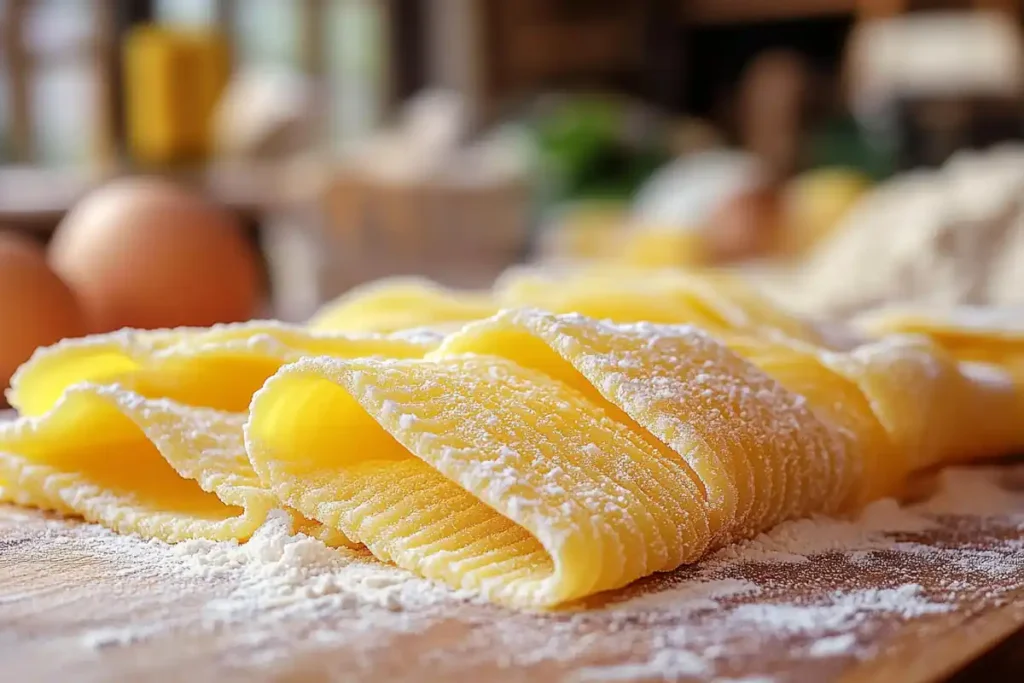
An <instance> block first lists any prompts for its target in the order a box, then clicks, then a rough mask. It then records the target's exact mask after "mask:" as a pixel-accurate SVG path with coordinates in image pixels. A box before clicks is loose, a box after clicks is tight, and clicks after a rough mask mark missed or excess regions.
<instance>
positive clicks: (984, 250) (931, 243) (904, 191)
mask: <svg viewBox="0 0 1024 683" xmlns="http://www.w3.org/2000/svg"><path fill="white" fill-rule="evenodd" d="M764 282H765V284H766V286H768V287H769V288H770V289H772V291H773V293H774V294H775V295H776V298H778V299H779V300H780V301H781V302H783V303H785V304H786V305H788V306H790V307H792V308H794V309H795V310H797V311H799V312H801V313H805V314H808V315H813V316H817V317H833V316H835V317H840V316H844V315H848V314H851V313H854V312H858V311H862V310H866V309H869V308H873V307H876V306H879V305H882V304H893V303H897V304H898V303H904V304H907V303H912V304H922V305H925V306H929V307H948V306H953V305H963V304H990V305H995V306H1017V305H1021V304H1024V147H1021V146H1005V147H998V148H994V149H993V150H991V151H987V152H974V151H964V152H961V153H959V154H958V155H956V156H954V157H953V158H952V159H951V160H950V161H949V162H947V163H946V165H945V166H943V167H942V168H940V169H936V170H919V171H913V172H910V173H907V174H904V175H902V176H897V177H896V178H894V179H892V180H890V181H888V182H886V183H884V184H883V185H881V186H879V187H878V188H876V189H875V190H874V191H873V192H871V193H870V194H869V195H867V196H866V197H865V198H864V199H862V200H861V201H860V202H859V203H858V204H857V205H856V206H855V207H854V209H853V210H852V211H851V212H850V213H849V214H848V215H847V216H846V217H845V218H844V219H843V221H842V223H841V224H840V225H839V226H837V228H836V230H835V232H834V233H833V235H832V236H831V237H830V238H828V239H827V240H825V242H823V243H822V244H821V245H819V246H818V247H817V248H816V249H815V251H814V252H812V254H811V255H810V256H809V257H808V259H807V261H806V262H805V263H803V264H802V265H800V266H799V267H798V268H797V270H796V272H795V273H785V274H782V275H781V276H780V275H779V274H778V273H776V274H774V276H773V277H766V278H765V279H764Z"/></svg>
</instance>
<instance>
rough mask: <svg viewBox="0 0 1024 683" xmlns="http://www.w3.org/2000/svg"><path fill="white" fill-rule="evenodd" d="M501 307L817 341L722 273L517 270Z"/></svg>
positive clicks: (503, 289) (805, 327) (808, 329)
mask: <svg viewBox="0 0 1024 683" xmlns="http://www.w3.org/2000/svg"><path fill="white" fill-rule="evenodd" d="M495 297H496V298H497V300H498V301H499V302H500V303H501V304H502V305H503V306H505V307H509V308H512V307H524V306H526V307H535V308H541V309H544V310H548V311H552V312H555V313H581V314H583V315H586V316H589V317H592V318H597V319H606V320H611V321H613V322H654V323H688V324H693V325H697V326H699V327H701V328H703V329H705V330H709V331H713V332H715V331H722V330H754V329H759V330H775V331H777V332H780V333H782V334H785V335H786V336H790V337H793V338H796V339H805V340H809V341H815V342H816V341H819V334H818V332H817V330H816V329H815V328H814V326H813V325H811V324H809V323H808V322H807V321H804V320H801V319H800V318H798V317H797V316H795V315H791V314H789V313H787V312H785V311H783V310H782V309H781V308H779V307H778V306H776V305H774V304H773V303H771V302H769V301H768V300H766V299H765V298H764V297H762V296H761V295H759V294H758V293H757V292H756V291H754V290H753V288H752V287H751V286H750V285H749V284H747V283H746V282H745V281H743V280H742V279H741V278H739V277H737V276H735V275H731V274H728V273H724V272H701V273H698V272H686V271H679V270H654V271H652V270H636V269H629V268H608V267H602V268H584V269H575V270H571V271H568V272H558V271H552V270H541V269H526V268H520V269H515V270H511V271H509V272H508V273H506V274H505V275H503V276H502V278H501V279H500V280H499V281H498V283H497V284H496V285H495Z"/></svg>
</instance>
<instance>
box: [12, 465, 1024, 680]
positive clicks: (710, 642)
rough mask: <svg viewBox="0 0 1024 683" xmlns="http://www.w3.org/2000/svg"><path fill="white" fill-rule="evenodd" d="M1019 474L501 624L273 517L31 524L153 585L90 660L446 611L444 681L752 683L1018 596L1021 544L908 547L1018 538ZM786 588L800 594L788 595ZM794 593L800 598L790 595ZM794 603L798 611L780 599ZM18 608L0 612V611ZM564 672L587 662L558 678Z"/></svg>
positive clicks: (788, 536) (966, 478)
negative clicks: (481, 662) (884, 626)
mask: <svg viewBox="0 0 1024 683" xmlns="http://www.w3.org/2000/svg"><path fill="white" fill-rule="evenodd" d="M1022 473H1024V469H1020V470H950V471H947V472H944V473H943V474H942V475H941V476H940V478H939V488H938V490H937V492H936V493H935V494H934V495H933V496H932V497H931V498H930V499H928V500H926V501H924V502H923V503H920V504H917V505H912V506H900V505H898V504H897V503H895V502H894V501H891V500H884V501H878V502H875V503H873V504H871V505H869V506H868V507H867V508H865V509H864V510H863V511H862V512H861V513H860V514H859V515H858V516H856V518H854V519H831V518H823V517H816V518H811V519H806V520H797V521H791V522H786V523H784V524H781V525H779V526H778V527H776V528H775V529H773V530H772V531H770V532H768V533H765V534H761V535H759V536H757V537H756V538H753V539H751V540H749V541H746V542H743V543H738V544H735V545H733V546H730V547H728V548H725V549H723V550H720V551H719V552H717V553H715V554H714V555H712V556H711V557H709V558H707V559H706V560H705V561H703V562H701V563H700V564H698V565H696V566H694V567H691V568H687V569H684V570H680V571H679V572H674V573H672V574H667V575H661V576H657V577H652V578H651V579H648V580H646V581H641V582H638V584H637V585H635V586H632V587H630V588H628V589H626V590H624V591H621V592H619V593H616V594H613V595H610V596H607V598H605V599H603V600H599V601H596V602H594V603H588V605H587V606H586V608H583V607H579V608H574V609H571V610H569V611H563V612H557V613H552V614H521V613H519V614H514V613H509V612H506V611H503V610H501V609H500V608H497V607H493V606H490V605H487V604H486V603H484V602H483V601H481V600H480V599H478V598H476V597H475V596H474V595H472V594H469V593H461V592H456V591H452V590H451V589H449V588H446V587H444V586H442V585H439V584H437V583H434V582H432V581H428V580H425V579H422V578H419V577H417V576H415V575H413V574H411V573H410V572H407V571H404V570H402V569H398V568H396V567H393V566H390V565H385V564H382V563H380V562H378V561H376V560H375V559H374V558H372V557H370V556H369V555H367V554H365V553H362V552H359V551H352V550H346V549H332V548H329V547H327V546H326V545H324V544H323V543H322V542H321V541H319V540H316V539H313V538H310V537H307V536H304V535H302V534H293V533H292V526H291V524H292V518H291V516H290V515H288V514H287V513H285V512H275V513H273V514H272V515H271V516H270V517H269V518H268V520H267V521H266V523H265V524H264V525H263V526H262V527H261V528H260V529H259V530H258V531H257V532H256V533H255V534H254V536H253V537H252V538H251V539H250V540H249V541H248V542H247V543H244V544H239V543H235V542H229V543H215V542H209V541H188V542H185V543H180V544H177V545H167V544H164V543H161V542H157V541H144V540H141V539H139V538H137V537H130V536H120V535H118V534H115V533H112V532H110V531H107V530H105V529H103V528H100V527H97V526H93V525H88V524H79V523H74V522H67V521H63V520H58V519H48V520H45V521H42V522H39V523H41V524H44V525H45V534H46V537H47V541H48V542H49V543H52V544H57V545H60V546H61V550H62V553H63V554H64V555H66V556H68V557H88V558H89V559H90V560H92V561H97V562H102V563H103V564H104V566H107V565H109V570H108V571H106V572H105V577H106V579H105V580H109V581H112V582H117V581H123V582H124V585H125V586H136V587H137V586H138V585H139V581H145V582H146V585H151V586H153V590H152V592H151V593H147V594H146V595H145V596H144V600H143V598H142V597H139V598H138V599H139V600H140V601H143V602H145V603H146V604H145V605H143V604H142V602H140V603H139V605H138V606H137V609H136V608H135V607H133V606H132V605H130V604H127V603H130V602H131V599H132V597H131V595H128V597H126V598H125V600H126V605H125V606H124V607H123V611H122V612H119V613H118V614H119V615H120V618H111V619H109V620H108V621H105V622H103V623H102V625H100V624H91V625H88V626H85V627H83V629H84V630H83V631H82V632H81V633H80V635H79V642H80V644H81V645H82V646H83V647H84V648H86V649H89V650H105V649H108V648H115V647H122V646H126V645H131V644H133V643H136V642H139V641H142V640H146V639H149V638H154V637H159V636H160V635H161V634H162V633H165V632H168V631H172V630H175V629H189V630H190V631H193V632H194V631H195V630H196V629H200V630H201V631H202V632H209V633H210V634H211V636H213V635H218V634H219V635H220V636H224V637H228V636H230V637H232V638H234V640H233V641H232V642H234V643H235V644H238V643H242V644H243V645H245V646H246V647H247V648H248V649H247V654H246V659H245V661H244V662H240V664H242V665H244V666H260V665H264V664H268V663H272V662H274V661H278V660H284V659H288V658H290V657H293V656H294V655H295V652H296V648H298V647H305V648H307V649H308V648H331V647H334V648H337V647H352V648H372V647H374V646H376V647H384V645H382V644H381V643H384V642H386V640H387V637H388V636H389V635H401V634H403V633H410V632H422V631H424V630H426V629H428V628H431V627H432V626H433V625H436V624H438V623H440V621H442V620H443V619H444V618H445V617H446V616H449V617H450V616H451V614H452V613H453V611H455V612H456V613H458V614H459V615H460V618H462V619H465V620H467V621H468V623H473V624H477V626H474V627H473V628H471V629H469V631H468V632H467V633H466V634H465V635H464V637H460V638H458V639H456V641H455V642H449V643H446V646H445V648H444V650H443V651H438V652H435V653H427V654H424V655H421V657H426V658H427V659H426V660H425V661H424V666H432V665H433V664H438V665H439V666H441V665H445V664H446V662H445V661H443V660H444V658H448V660H447V663H448V664H450V663H451V662H452V661H456V660H457V661H460V662H463V661H465V662H470V661H472V659H473V657H477V658H480V657H487V658H490V659H488V660H487V661H493V660H494V658H495V657H505V659H503V660H501V663H502V665H509V666H514V665H521V664H536V663H548V664H552V663H554V664H559V663H565V664H566V671H567V672H568V671H570V669H571V670H573V673H572V676H571V677H569V678H566V679H565V680H573V681H579V682H586V681H590V682H593V681H627V680H683V679H688V678H690V679H692V678H707V677H716V678H718V679H720V680H764V681H767V680H772V678H771V677H770V676H769V677H766V678H765V677H761V678H758V677H754V678H750V676H749V674H753V673H759V672H752V671H736V672H732V671H726V672H724V673H723V671H722V670H721V669H720V668H719V665H720V664H722V662H728V661H732V660H733V659H735V658H737V657H742V656H743V655H744V648H747V650H749V651H748V652H747V655H748V656H754V654H752V653H761V654H760V655H758V656H761V657H763V653H764V652H765V651H774V650H773V649H772V648H775V649H777V650H778V651H779V652H780V655H779V656H790V657H791V656H793V655H792V654H790V655H785V652H786V651H787V650H792V649H793V648H796V649H798V650H799V651H800V653H801V654H800V656H802V657H803V658H805V659H807V660H811V661H815V662H826V663H827V662H828V661H830V660H834V659H835V658H841V657H852V656H861V655H863V654H864V647H866V645H865V642H866V641H867V640H869V639H865V638H863V637H862V636H863V635H864V633H868V634H870V629H871V628H874V627H875V625H876V624H877V623H878V622H879V620H881V619H883V618H884V619H885V620H889V621H892V620H893V619H897V620H912V619H918V618H927V617H929V616H931V615H938V614H943V613H947V612H950V611H952V610H955V609H956V608H957V605H958V604H960V601H961V600H962V599H963V598H964V596H965V595H968V594H970V595H973V594H976V593H977V592H978V591H979V590H980V591H984V592H986V594H991V597H992V598H993V599H998V596H999V590H1001V589H1000V586H1003V587H1006V586H1011V587H1013V588H1017V587H1019V586H1020V583H1021V579H1020V577H1021V576H1024V541H1020V540H1019V533H1018V534H1017V538H1018V540H1016V541H1013V539H1009V540H1008V541H1007V542H1006V543H1004V544H1001V545H1000V546H999V547H998V548H995V549H992V548H991V547H986V548H984V549H982V548H976V547H973V546H971V545H969V544H959V545H956V544H934V543H926V542H924V541H923V540H922V538H923V535H925V536H926V535H927V534H928V533H930V532H932V531H934V530H936V529H940V530H941V529H942V528H943V526H942V525H943V523H944V522H943V520H944V519H948V516H949V515H968V516H975V517H986V518H998V519H1001V520H1004V521H1005V520H1010V521H1011V522H1012V524H1014V525H1016V526H1015V528H1016V529H1017V530H1018V532H1019V529H1020V528H1024V486H1022V485H1021V484H1022V480H1021V474H1022ZM3 516H4V517H5V518H6V519H7V520H11V519H31V518H33V517H32V515H31V514H29V513H26V512H22V511H19V510H17V509H5V511H4V512H3ZM35 519H36V520H37V521H39V518H38V517H36V518H35ZM0 521H2V520H0ZM822 558H825V559H824V560H823V559H822ZM824 561H827V562H841V563H845V564H846V565H849V566H850V567H853V568H855V569H858V568H859V570H864V571H865V572H869V573H870V572H875V574H874V575H875V576H878V575H882V574H881V572H882V570H883V569H884V576H885V577H886V580H887V581H888V583H885V585H879V583H878V581H877V580H876V581H875V582H874V583H865V584H863V585H847V584H842V583H841V582H840V583H834V582H833V583H829V581H828V580H832V579H834V577H833V576H832V574H829V573H828V572H827V571H826V572H825V573H824V574H822V573H821V571H820V567H821V566H822V565H820V563H821V562H824ZM918 566H920V567H926V568H927V567H932V569H926V570H922V571H925V572H926V573H927V572H928V571H931V572H932V574H931V575H929V576H932V575H935V574H941V577H939V578H936V579H934V580H931V579H929V581H924V580H923V579H922V578H921V574H920V572H919V573H918V574H914V573H913V571H914V570H913V568H914V567H918ZM906 567H910V569H906ZM816 568H817V569H816ZM935 568H938V569H935ZM814 571H818V573H813V572H814ZM801 572H805V573H807V577H809V578H804V579H802V578H801V576H802V575H801ZM847 573H848V572H847ZM834 574H836V575H844V574H843V572H836V573H834ZM822 577H824V578H822ZM830 577H832V579H830ZM801 581H805V582H806V583H807V585H808V586H810V590H803V591H802V592H800V591H796V592H794V586H795V587H799V586H800V585H801V583H800V582H801ZM922 582H923V583H928V584H929V585H928V586H927V587H926V586H923V585H922ZM936 586H939V587H941V589H942V590H936ZM183 587H185V588H188V589H190V590H186V591H183V590H182V588H183ZM135 590H136V591H137V588H136V589H135ZM787 591H789V592H788V593H787ZM797 593H799V594H800V596H802V597H794V595H796V594H797ZM183 594H184V595H185V596H186V597H187V596H190V595H191V596H197V597H195V598H194V599H195V601H196V609H195V610H194V611H193V612H192V613H191V616H190V618H189V620H186V621H182V618H181V617H180V612H181V610H178V611H177V612H175V611H174V610H168V609H164V608H163V606H165V605H167V604H171V603H175V602H179V601H180V600H182V599H183V598H182V595H183ZM17 599H19V596H3V599H2V600H0V604H3V600H12V601H16V600H17ZM189 599H192V598H189ZM112 609H113V608H112ZM133 609H134V611H133ZM171 614H178V615H179V616H175V617H172V616H170V615H171ZM115 616H116V615H115ZM496 617H501V618H496ZM480 624H483V625H484V626H480ZM865 629H868V630H867V631H865ZM297 632H301V634H302V638H301V641H297V640H296V638H295V635H294V634H295V633H297ZM282 634H286V635H284V636H282ZM792 643H798V644H799V645H792ZM496 653H501V654H496ZM431 657H434V658H436V661H433V660H431V659H430V658H431ZM580 661H582V662H586V664H585V665H584V666H582V667H580V666H573V667H570V666H569V665H568V664H569V663H572V662H580ZM442 668H443V666H442Z"/></svg>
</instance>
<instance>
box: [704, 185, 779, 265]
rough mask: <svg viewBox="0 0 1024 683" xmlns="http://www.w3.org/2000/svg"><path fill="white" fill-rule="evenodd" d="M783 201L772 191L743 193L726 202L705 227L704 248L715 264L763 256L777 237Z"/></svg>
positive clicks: (758, 188) (755, 190) (713, 214)
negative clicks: (781, 202)
mask: <svg viewBox="0 0 1024 683" xmlns="http://www.w3.org/2000/svg"><path fill="white" fill-rule="evenodd" d="M779 207H780V201H779V195H778V192H777V191H776V190H775V189H773V188H770V187H757V188H752V189H750V190H746V191H744V192H740V193H738V194H736V195H734V196H732V197H731V198H729V199H727V200H726V201H724V202H723V203H722V204H721V205H720V206H719V207H718V209H717V210H715V211H714V212H713V213H712V215H711V217H710V219H709V220H708V222H707V224H706V225H705V230H706V232H705V245H706V249H707V252H708V255H709V257H710V259H711V260H712V261H714V262H719V263H720V262H727V261H738V260H742V259H747V258H754V257H757V256H763V255H765V254H766V253H767V252H769V251H770V250H771V248H772V247H773V246H774V244H775V241H776V239H777V236H778V227H779V222H780V221H779V212H780V208H779Z"/></svg>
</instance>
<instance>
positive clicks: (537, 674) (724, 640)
mask: <svg viewBox="0 0 1024 683" xmlns="http://www.w3.org/2000/svg"><path fill="white" fill-rule="evenodd" d="M1006 472H1010V470H1006ZM1021 474H1024V472H1021V471H1016V474H1015V475H1014V477H1012V478H1007V479H1006V481H1009V482H1011V484H1012V486H1019V485H1020V482H1022V481H1024V477H1022V476H1021ZM1000 476H1001V475H1000ZM1008 495H1011V494H1008ZM1012 495H1013V496H1016V498H1015V499H1014V500H1016V501H1017V502H1018V503H1019V505H1017V504H1014V505H1012V506H1011V508H1012V509H1008V510H1007V511H1006V512H1005V513H1000V514H995V515H987V516H977V515H974V516H950V517H943V518H942V519H941V520H940V521H939V522H938V523H937V525H936V526H934V527H933V528H930V529H927V530H923V531H914V532H901V533H898V534H891V540H889V541H886V542H885V547H881V546H879V545H878V544H877V543H875V544H874V545H870V546H865V547H863V548H860V549H853V548H847V549H846V550H843V551H841V552H824V553H820V554H817V555H815V556H813V557H811V558H810V559H806V558H791V560H790V561H786V560H785V558H782V560H781V561H780V559H779V558H778V557H775V558H772V557H768V556H766V557H767V560H768V561H756V562H742V563H737V562H724V563H723V562H721V561H718V562H717V564H716V563H715V562H710V563H704V564H703V565H701V566H698V567H691V568H685V569H682V570H679V571H677V572H674V573H672V574H668V575H662V576H659V577H656V578H652V579H649V580H647V581H642V582H640V583H639V584H638V585H635V586H632V587H630V588H629V589H627V590H625V591H620V592H618V593H616V594H613V595H610V596H604V597H602V598H600V599H598V600H593V601H591V602H590V603H589V604H588V605H584V606H578V607H575V608H573V609H571V610H567V611H562V612H558V613H554V614H546V615H538V614H518V613H513V612H510V611H507V610H503V609H500V608H497V607H493V606H489V605H485V604H479V603H473V602H465V601H460V600H456V599H452V600H446V601H441V602H440V603H432V604H425V605H422V606H420V607H416V608H408V607H405V606H403V605H401V604H398V605H395V604H387V603H385V604H371V603H366V604H354V605H353V604H347V603H331V604H336V605H337V606H336V607H329V608H328V609H321V610H319V611H312V610H304V609H302V608H301V607H302V604H303V600H301V599H300V600H297V601H296V600H294V599H292V600H290V601H285V602H280V601H275V600H274V599H271V598H272V597H273V596H268V599H267V600H265V601H263V602H261V603H259V604H254V605H253V609H252V611H251V612H250V613H245V614H242V616H241V617H240V616H239V613H238V612H237V610H236V612H235V613H234V616H228V617H225V616H224V614H225V612H224V610H223V609H222V608H218V607H217V606H218V605H221V606H222V605H223V601H224V600H225V599H229V598H230V595H232V594H233V593H232V591H237V589H238V586H237V585H235V584H236V583H237V581H236V580H235V579H232V578H231V576H228V577H227V578H226V579H225V578H217V577H213V578H208V579H202V580H199V581H197V580H195V579H194V578H192V579H187V578H186V577H184V576H182V577H178V576H176V575H174V573H173V572H171V573H170V574H168V572H166V571H164V572H157V573H156V574H154V572H152V571H151V570H150V569H149V568H147V566H144V563H141V562H139V563H136V561H135V560H134V559H133V558H134V557H135V551H134V550H133V551H132V553H131V554H130V556H128V555H123V554H122V555H119V553H120V551H119V550H118V548H121V547H122V546H120V545H117V543H114V545H111V542H110V539H111V538H112V539H114V541H117V542H118V543H120V542H121V539H120V538H118V537H114V536H112V535H111V536H110V537H108V541H105V542H104V543H106V545H103V544H100V545H96V546H93V545H90V543H92V541H89V538H90V535H89V534H88V533H85V532H86V531H87V530H90V529H92V527H89V526H88V525H83V524H80V523H78V522H74V521H66V520H61V519H59V518H56V517H54V516H50V515H45V514H42V513H38V512H35V511H30V510H22V509H18V508H14V507H3V506H0V661H2V662H3V672H4V676H3V678H4V679H5V680H11V681H15V680H18V681H33V682H39V683H46V682H48V681H54V682H59V683H64V682H65V681H67V680H70V679H73V680H76V681H111V680H148V681H178V680H185V681H189V682H190V683H199V682H200V681H217V682H218V683H223V682H224V681H231V680H246V681H260V682H263V681H266V682H268V683H269V682H279V681H280V682H285V681H333V680H338V681H349V680H352V681H371V682H376V681H429V680H443V681H457V680H467V681H496V682H500V683H504V682H506V681H507V682H512V681H528V682H529V683H539V682H541V681H579V682H581V683H582V682H584V681H663V680H722V681H745V682H746V683H753V682H754V681H769V680H777V681H831V680H835V681H846V682H850V681H900V682H901V683H916V682H924V681H932V680H937V679H940V678H943V677H945V676H948V675H949V674H951V673H953V672H954V671H956V670H957V669H958V668H960V667H961V666H963V665H964V664H965V663H967V662H969V661H971V660H972V659H974V658H976V657H977V656H978V655H979V654H980V653H982V652H983V651H985V650H986V649H988V648H989V647H991V646H992V645H993V644H994V643H996V642H998V641H1000V640H1001V639H1003V638H1004V637H1006V636H1007V635H1008V634H1010V633H1011V632H1013V631H1015V630H1016V629H1018V628H1020V626H1021V625H1022V624H1024V534H1022V530H1024V490H1022V491H1020V492H1016V493H1013V494H1012ZM836 528H837V530H839V531H841V528H840V527H836ZM789 529H790V530H789V531H786V532H785V533H787V534H799V533H803V532H802V531H801V529H802V527H801V526H799V525H791V528H789ZM90 533H93V534H95V532H90ZM781 533H782V532H778V533H777V534H776V535H777V536H778V535H779V534H781ZM819 533H820V530H819ZM837 533H838V531H837ZM97 543H99V542H98V541H97ZM135 543H136V544H137V545H138V546H139V547H142V546H144V545H145V543H144V542H143V541H141V540H140V541H136V542H135ZM150 545H152V544H150ZM101 546H102V547H101ZM123 547H127V546H123ZM146 547H147V548H148V547H149V546H146ZM153 552H164V553H166V552H169V550H168V549H167V548H166V547H164V548H163V549H157V550H154V551H153ZM233 582H234V583H233ZM293 597H294V596H293ZM311 599H313V598H311ZM218 615H219V616H218Z"/></svg>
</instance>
